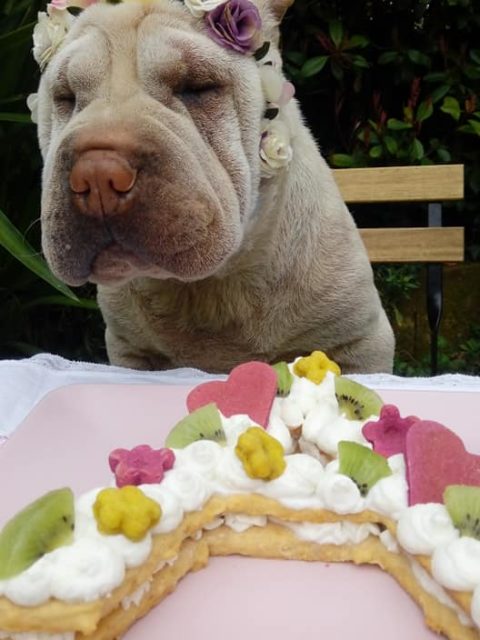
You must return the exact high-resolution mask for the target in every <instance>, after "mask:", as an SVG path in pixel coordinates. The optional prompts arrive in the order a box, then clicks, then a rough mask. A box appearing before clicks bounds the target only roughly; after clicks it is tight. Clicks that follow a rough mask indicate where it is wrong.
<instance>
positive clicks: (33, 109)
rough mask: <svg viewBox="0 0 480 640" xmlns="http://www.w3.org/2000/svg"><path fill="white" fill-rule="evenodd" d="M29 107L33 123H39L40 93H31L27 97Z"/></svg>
mask: <svg viewBox="0 0 480 640" xmlns="http://www.w3.org/2000/svg"><path fill="white" fill-rule="evenodd" d="M27 107H28V108H29V109H30V117H31V118H32V122H35V124H37V122H38V93H31V94H30V95H29V96H28V97H27Z"/></svg>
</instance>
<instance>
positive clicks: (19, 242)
mask: <svg viewBox="0 0 480 640" xmlns="http://www.w3.org/2000/svg"><path fill="white" fill-rule="evenodd" d="M0 245H1V246H2V247H3V248H4V249H6V250H7V251H8V252H9V253H11V254H12V256H14V257H15V258H17V260H19V261H20V262H22V263H23V264H24V265H25V266H26V267H27V268H28V269H30V271H33V273H36V274H37V276H39V277H40V278H43V280H45V281H46V282H48V283H49V284H50V285H51V286H52V287H54V288H55V289H57V291H60V293H63V295H64V296H67V298H70V299H72V300H76V301H78V297H77V296H76V295H75V294H74V293H73V291H72V290H71V289H69V288H68V287H67V286H66V285H65V284H63V282H61V281H60V280H59V279H58V278H56V277H55V276H54V275H53V273H52V272H51V271H50V269H49V268H48V265H47V263H46V262H45V260H43V258H41V257H40V256H38V255H37V253H36V251H35V250H34V249H33V247H32V246H31V245H30V244H29V243H28V242H27V241H26V240H25V238H24V237H23V236H22V234H21V233H20V231H19V230H18V229H17V228H16V227H15V226H14V225H13V224H12V223H11V222H10V220H9V219H8V218H7V216H6V215H5V214H4V213H3V211H0Z"/></svg>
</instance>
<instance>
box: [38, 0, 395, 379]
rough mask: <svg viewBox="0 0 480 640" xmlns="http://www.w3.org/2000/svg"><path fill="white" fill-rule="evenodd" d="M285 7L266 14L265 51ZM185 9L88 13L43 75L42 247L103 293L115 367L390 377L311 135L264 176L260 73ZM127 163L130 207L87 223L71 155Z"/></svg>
mask: <svg viewBox="0 0 480 640" xmlns="http://www.w3.org/2000/svg"><path fill="white" fill-rule="evenodd" d="M288 4H289V2H288V0H287V1H285V0H283V1H281V0H271V1H270V3H269V5H268V6H266V5H264V4H259V5H258V6H259V10H260V12H261V15H262V21H263V31H264V36H265V38H266V39H269V40H272V42H273V43H274V44H273V45H272V46H276V42H277V41H278V21H279V19H280V16H281V15H282V13H283V12H284V10H285V9H286V7H287V5H288ZM202 24H203V22H202V21H201V20H198V19H196V18H193V17H192V16H191V15H190V13H189V12H188V11H187V9H186V8H185V7H183V6H182V5H181V4H180V3H170V2H167V0H158V1H157V2H154V3H145V2H144V3H138V4H137V3H134V2H133V3H131V2H125V3H123V4H120V5H115V6H111V5H104V4H100V5H94V6H92V7H90V8H89V9H87V10H86V11H84V12H83V14H82V15H81V16H80V17H79V18H77V19H76V23H75V25H74V26H73V28H72V29H71V31H70V32H69V34H68V36H67V40H66V44H65V46H63V47H62V49H61V50H60V51H59V52H58V53H57V54H56V55H55V56H54V58H53V60H52V61H51V62H50V63H49V65H48V67H47V69H46V71H45V73H44V74H43V76H42V80H41V83H40V90H39V140H40V146H41V150H42V154H43V157H44V175H43V196H42V228H43V231H42V235H43V247H44V252H45V255H46V257H47V260H48V262H49V264H50V265H51V268H52V270H53V271H54V272H55V273H56V274H57V275H58V276H59V277H60V278H61V279H63V280H64V281H65V282H67V283H69V284H71V285H80V284H83V283H84V282H86V281H87V280H90V281H92V282H96V283H97V284H98V300H99V303H100V307H101V310H102V313H103V316H104V319H105V322H106V343H107V350H108V355H109V358H110V361H111V362H112V363H114V364H119V365H124V366H129V367H134V368H140V369H152V368H153V369H159V368H165V367H170V366H194V367H199V368H201V369H205V370H209V371H227V370H229V369H231V368H232V367H233V366H235V365H236V364H238V363H240V362H242V361H246V360H251V359H259V360H265V361H275V360H279V359H291V358H292V357H293V356H294V355H298V354H303V353H308V352H310V351H312V350H313V349H322V350H324V351H326V352H328V354H329V355H330V357H332V358H333V359H334V360H336V361H337V362H338V363H339V364H340V366H341V367H342V369H343V370H344V371H345V372H353V371H363V372H374V371H390V370H391V367H392V360H393V351H394V340H393V334H392V330H391V327H390V325H389V323H388V320H387V318H386V315H385V313H384V311H383V309H382V307H381V304H380V301H379V297H378V294H377V291H376V289H375V287H374V284H373V278H372V271H371V267H370V264H369V261H368V258H367V255H366V252H365V249H364V247H363V244H362V241H361V239H360V236H359V234H358V231H357V229H356V227H355V224H354V222H353V220H352V218H351V216H350V214H349V212H348V210H347V208H346V206H345V204H344V203H343V201H342V198H341V196H340V194H339V191H338V189H337V186H336V184H335V182H334V180H333V177H332V174H331V172H330V170H329V168H328V167H327V165H326V163H325V161H324V160H323V158H322V157H321V155H320V153H319V151H318V149H317V146H316V144H315V142H314V140H313V138H312V136H311V134H310V132H309V131H308V129H307V128H306V126H305V125H304V124H303V121H302V117H301V114H300V111H299V109H298V105H297V104H296V103H295V101H294V100H293V101H291V102H290V103H289V104H288V105H287V107H286V108H285V117H284V119H285V121H286V123H287V125H288V128H289V130H290V133H291V136H292V148H293V160H292V162H291V164H290V166H289V167H288V168H286V169H283V170H280V171H279V172H278V174H277V175H275V176H274V177H271V178H268V179H261V176H260V158H259V141H260V135H261V121H262V114H263V111H264V108H265V99H264V96H263V92H262V89H261V83H260V77H259V71H258V67H257V64H256V62H255V60H254V59H253V58H252V57H251V56H243V55H240V54H237V53H235V52H233V51H230V50H227V49H225V48H222V47H221V46H219V45H217V44H216V43H215V42H213V41H212V39H211V38H209V37H208V35H207V34H206V33H205V32H204V31H203V27H202ZM91 149H107V150H113V152H114V153H115V154H118V155H119V156H121V157H122V158H126V159H127V161H128V163H129V164H130V165H131V166H132V167H134V168H135V170H136V171H137V172H138V173H137V182H136V185H135V188H134V190H133V192H132V194H129V198H130V204H129V207H128V210H126V211H123V212H119V211H115V213H114V214H110V215H107V214H105V212H103V211H100V212H98V211H96V212H93V211H87V212H86V213H85V212H79V210H78V207H76V206H75V201H74V198H73V197H72V191H71V189H70V187H69V176H70V174H71V170H72V166H73V165H74V163H75V161H76V159H77V158H78V157H79V156H81V154H83V153H85V152H86V151H88V150H91Z"/></svg>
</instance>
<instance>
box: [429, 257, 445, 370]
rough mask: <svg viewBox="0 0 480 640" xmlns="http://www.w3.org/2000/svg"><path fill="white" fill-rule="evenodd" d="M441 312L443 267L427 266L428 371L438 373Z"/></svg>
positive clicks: (438, 265) (436, 265) (439, 265)
mask: <svg viewBox="0 0 480 640" xmlns="http://www.w3.org/2000/svg"><path fill="white" fill-rule="evenodd" d="M442 310H443V266H442V265H441V264H429V265H427V316H428V324H429V327H430V371H431V374H432V376H435V375H437V373H438V332H439V328H440V320H441V318H442Z"/></svg>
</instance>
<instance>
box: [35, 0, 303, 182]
mask: <svg viewBox="0 0 480 640" xmlns="http://www.w3.org/2000/svg"><path fill="white" fill-rule="evenodd" d="M129 1H131V0H123V2H129ZM134 1H135V0H134ZM144 1H145V0H144ZM118 2H122V0H52V1H51V2H50V3H49V4H48V5H47V11H46V12H39V14H38V23H37V24H36V25H35V28H34V30H33V56H34V58H35V60H36V61H37V62H38V64H39V66H40V70H41V71H43V70H44V69H45V67H46V66H47V64H48V63H49V62H50V60H51V59H52V57H53V56H54V55H55V53H56V52H57V51H58V50H59V49H60V47H61V46H62V44H63V41H64V39H65V36H66V35H67V33H68V31H69V29H70V27H71V26H72V23H73V21H74V19H75V18H74V16H75V15H76V14H77V13H79V12H80V11H82V10H83V9H85V8H87V7H88V6H90V5H92V4H98V3H105V4H107V3H108V4H117V3H118ZM184 3H185V6H186V7H187V9H188V10H189V11H190V13H191V14H192V15H193V16H195V17H196V18H199V19H202V20H203V21H204V23H205V27H206V31H207V33H208V35H209V36H210V37H211V38H212V40H214V41H215V42H216V43H217V44H219V45H220V46H222V47H225V48H226V49H233V50H234V51H236V52H237V53H240V54H242V55H250V56H253V57H254V58H255V60H256V62H257V65H258V66H259V71H260V78H261V82H262V89H263V93H264V96H265V102H266V108H265V112H264V117H263V121H262V132H261V140H260V149H259V151H260V159H261V169H262V177H271V176H273V175H274V174H275V173H276V172H277V171H278V170H279V169H282V168H284V167H287V166H288V164H289V163H290V161H291V159H292V155H293V152H292V147H291V145H290V132H289V130H288V127H287V126H286V124H285V123H284V122H283V120H282V118H281V117H279V116H280V115H281V112H282V110H283V108H284V107H285V105H286V104H287V103H288V102H289V101H290V100H291V99H292V98H293V95H294V93H295V89H294V87H293V85H292V84H291V83H290V82H287V81H286V80H285V79H284V77H283V76H282V61H281V58H280V55H279V54H278V53H277V52H276V51H273V50H272V48H271V46H270V44H271V43H270V42H269V41H265V40H264V39H263V38H262V33H261V29H262V20H261V17H260V14H259V12H258V9H257V7H256V6H255V5H254V4H253V2H250V0H227V1H226V2H225V0H184ZM27 102H28V105H29V106H30V108H31V109H32V111H33V108H34V105H35V102H36V101H35V97H34V96H29V100H28V101H27ZM32 119H33V117H32Z"/></svg>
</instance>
